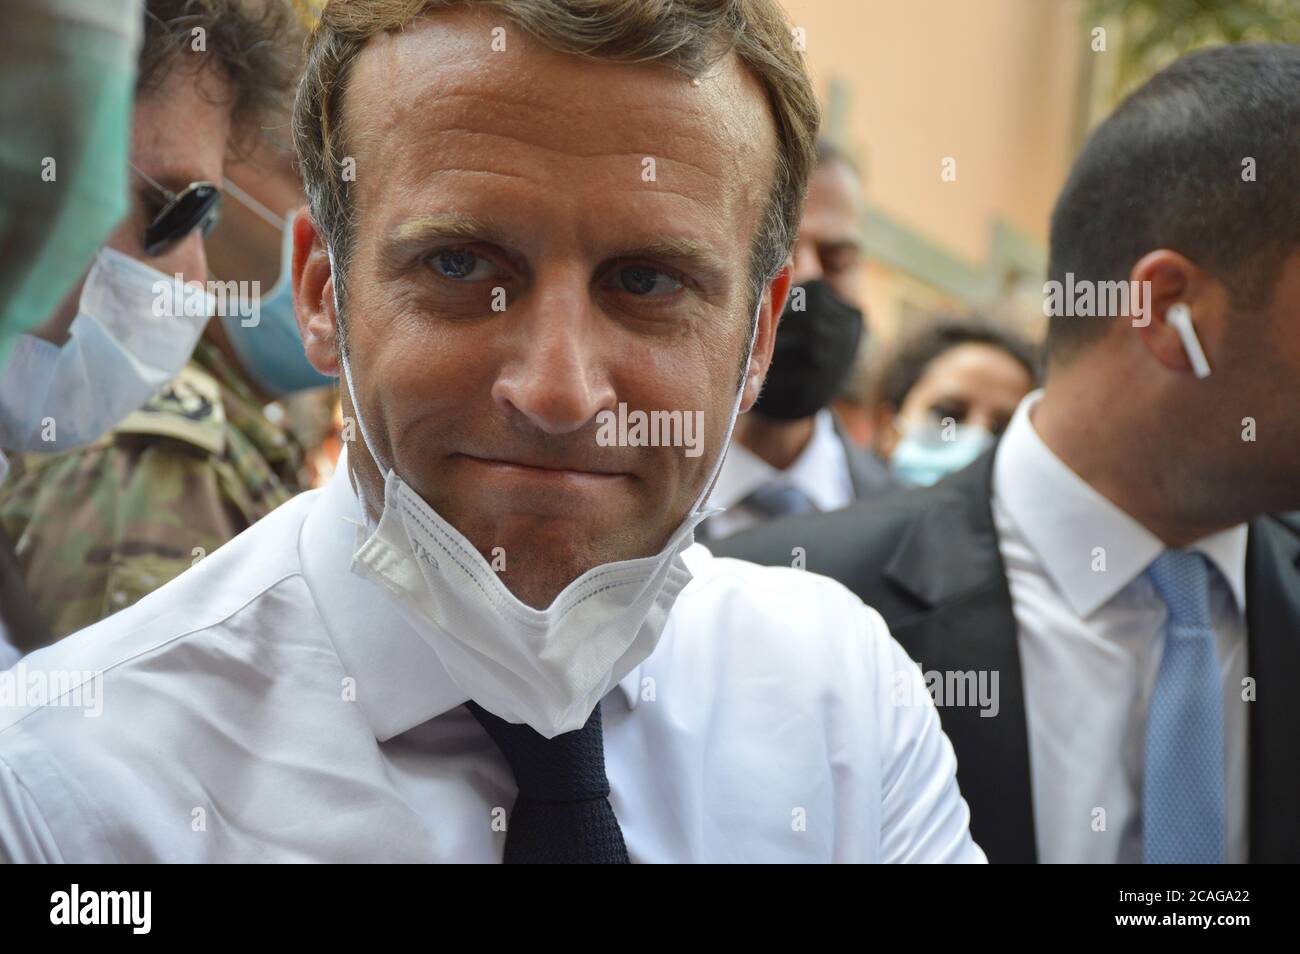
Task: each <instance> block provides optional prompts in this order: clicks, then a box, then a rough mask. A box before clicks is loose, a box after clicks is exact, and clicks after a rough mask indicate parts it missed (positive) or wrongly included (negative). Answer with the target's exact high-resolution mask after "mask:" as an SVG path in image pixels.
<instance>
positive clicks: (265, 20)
mask: <svg viewBox="0 0 1300 954" xmlns="http://www.w3.org/2000/svg"><path fill="white" fill-rule="evenodd" d="M195 30H202V31H203V33H202V34H201V35H202V37H203V51H202V53H201V54H200V53H198V52H196V51H195V50H194V45H193V44H194V41H195V38H196V34H195V33H194V31H195ZM302 39H303V32H302V31H301V29H300V28H299V27H298V26H297V24H296V23H295V22H294V20H293V17H292V16H291V11H290V9H289V7H288V4H287V2H286V0H147V2H146V3H145V11H144V43H143V45H142V46H141V48H140V59H139V68H138V71H137V74H136V96H137V97H144V96H148V95H149V94H150V93H156V92H159V91H161V90H162V89H163V88H164V87H165V85H166V83H167V80H168V78H169V77H170V76H171V75H172V73H173V72H174V71H175V70H176V69H177V68H179V67H181V66H182V65H184V64H185V63H187V62H188V61H187V60H186V59H185V57H190V56H200V55H201V56H202V57H203V58H202V59H201V60H197V61H195V62H196V64H197V65H198V66H199V67H200V68H202V69H216V70H218V71H219V74H220V76H221V77H222V79H224V80H225V81H226V82H227V83H228V84H229V85H230V90H231V96H232V102H231V117H230V118H231V128H232V129H233V131H234V134H235V140H236V146H243V145H245V144H247V143H249V142H250V141H251V139H252V138H253V137H255V136H256V135H258V134H259V133H261V132H263V128H262V127H263V125H264V124H265V123H266V122H268V121H269V120H271V119H273V118H274V117H275V116H276V115H277V113H278V114H280V115H283V113H284V111H285V109H286V104H287V101H288V99H289V94H290V92H291V91H292V89H293V81H294V75H295V63H296V58H297V55H298V53H299V50H300V48H301V41H302Z"/></svg>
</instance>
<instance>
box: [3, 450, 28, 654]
mask: <svg viewBox="0 0 1300 954" xmlns="http://www.w3.org/2000/svg"><path fill="white" fill-rule="evenodd" d="M8 476H9V458H7V457H5V452H4V451H3V450H0V485H3V484H4V482H5V478H6V477H8ZM22 655H23V654H22V653H20V652H19V651H18V649H17V648H16V647H15V646H14V645H13V643H11V642H9V630H8V629H7V628H6V627H5V621H4V617H3V616H0V669H8V668H9V667H10V666H12V665H13V664H14V663H16V662H17V661H18V660H19V659H21V658H22Z"/></svg>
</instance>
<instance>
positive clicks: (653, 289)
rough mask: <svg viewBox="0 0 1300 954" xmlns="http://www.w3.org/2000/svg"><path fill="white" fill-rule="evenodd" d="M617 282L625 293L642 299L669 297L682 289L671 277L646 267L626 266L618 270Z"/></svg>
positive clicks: (680, 284) (679, 283)
mask: <svg viewBox="0 0 1300 954" xmlns="http://www.w3.org/2000/svg"><path fill="white" fill-rule="evenodd" d="M618 281H619V285H620V286H622V288H623V290H624V291H625V292H628V293H629V294H632V295H637V296H638V297H642V298H648V297H652V296H657V295H670V294H672V293H673V292H675V291H676V290H677V289H679V288H681V287H682V283H681V282H679V281H677V279H675V278H673V277H672V276H671V275H668V274H665V273H664V272H661V271H660V270H659V269H657V268H651V267H650V266H648V265H628V266H626V267H624V268H621V269H619V273H618Z"/></svg>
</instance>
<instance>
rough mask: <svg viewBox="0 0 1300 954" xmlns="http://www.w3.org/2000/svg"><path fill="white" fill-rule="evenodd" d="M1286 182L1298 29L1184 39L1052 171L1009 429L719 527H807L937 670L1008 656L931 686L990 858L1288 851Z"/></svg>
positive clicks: (1292, 304) (1298, 839) (757, 535)
mask: <svg viewBox="0 0 1300 954" xmlns="http://www.w3.org/2000/svg"><path fill="white" fill-rule="evenodd" d="M1297 196H1300V47H1296V46H1289V45H1283V44H1274V45H1266V44H1245V45H1240V46H1226V47H1216V48H1208V49H1204V50H1200V51H1197V52H1195V53H1191V54H1189V55H1187V56H1184V57H1183V58H1181V59H1179V60H1178V61H1176V62H1175V63H1174V64H1173V65H1171V66H1170V67H1168V68H1167V69H1165V70H1163V71H1162V72H1160V73H1158V74H1156V75H1155V76H1154V77H1153V78H1152V79H1150V80H1149V81H1148V82H1147V83H1146V84H1145V85H1143V86H1142V87H1140V88H1139V89H1138V90H1137V91H1136V92H1134V93H1133V94H1132V95H1131V96H1129V97H1128V99H1126V100H1125V101H1124V103H1122V104H1121V105H1120V106H1119V107H1118V108H1117V109H1116V110H1115V111H1114V112H1113V113H1112V114H1111V115H1110V116H1109V117H1108V118H1107V119H1106V120H1105V121H1104V122H1102V123H1101V125H1100V126H1098V127H1097V129H1096V130H1095V131H1094V132H1093V133H1092V135H1091V136H1090V137H1089V139H1088V141H1087V143H1086V145H1085V146H1084V148H1083V150H1082V152H1081V153H1080V155H1079V156H1078V158H1077V159H1076V161H1075V163H1074V167H1073V169H1072V170H1071V173H1070V176H1069V179H1068V180H1067V182H1066V184H1065V187H1064V188H1063V190H1062V192H1061V194H1060V196H1059V197H1058V199H1057V203H1056V207H1055V210H1054V212H1053V214H1052V223H1051V250H1050V264H1049V278H1050V282H1049V284H1048V286H1046V287H1045V289H1044V292H1045V296H1046V298H1047V303H1048V306H1050V307H1049V308H1048V310H1050V311H1051V312H1052V314H1051V317H1050V319H1049V323H1048V338H1047V357H1048V367H1047V374H1046V383H1045V385H1044V388H1043V390H1041V391H1034V392H1033V393H1031V394H1029V395H1028V396H1026V397H1025V399H1024V400H1023V401H1021V403H1020V405H1019V407H1018V408H1017V409H1016V412H1015V414H1014V415H1013V417H1012V420H1011V423H1010V424H1009V425H1008V426H1007V429H1006V432H1005V433H1004V434H1003V436H1002V439H1001V440H1000V441H999V442H998V444H997V446H996V447H995V448H994V449H992V450H990V451H986V452H985V453H984V454H983V455H982V456H981V457H980V458H979V459H978V460H976V461H975V463H974V464H972V465H970V466H969V467H967V468H965V469H964V470H962V471H959V472H958V473H956V474H953V475H951V476H949V477H948V478H946V479H944V480H941V481H940V482H939V483H937V484H936V485H934V486H933V487H928V488H923V489H919V490H915V491H910V492H908V493H904V494H897V495H892V496H890V497H887V498H884V499H882V500H879V501H875V502H873V503H870V504H867V505H862V506H855V507H852V508H850V509H848V510H846V511H844V512H842V513H839V514H835V515H833V516H830V515H828V516H824V517H823V516H811V517H799V518H796V519H793V520H790V521H786V522H783V523H781V524H769V525H767V526H765V527H760V528H758V529H756V530H755V531H753V532H752V533H748V534H744V535H742V536H741V537H738V538H734V539H732V540H729V541H725V542H724V543H723V544H722V545H720V546H718V547H717V548H716V549H717V550H718V552H720V553H725V554H727V555H730V556H739V557H742V558H746V559H758V560H766V561H769V562H773V563H788V561H789V558H790V551H791V548H792V547H794V546H802V547H804V548H806V556H807V568H808V569H810V570H814V571H817V572H821V573H826V574H827V575H830V576H833V577H835V578H836V579H839V580H841V581H842V582H844V583H845V584H846V585H848V586H850V587H851V588H852V589H853V590H854V591H855V592H856V593H857V594H858V595H859V596H861V597H862V598H863V599H864V600H866V601H868V602H869V603H870V604H871V605H872V606H875V607H877V608H879V609H880V611H881V613H882V614H883V615H884V616H885V618H886V619H887V620H888V621H889V623H890V627H891V629H892V630H893V632H894V633H895V634H896V635H897V636H898V639H899V641H900V642H902V643H903V645H904V646H906V647H907V648H908V650H909V651H910V652H911V654H912V655H913V657H914V658H916V660H917V661H918V662H919V663H920V664H921V666H922V667H923V668H924V669H925V670H927V671H928V672H933V673H936V674H938V676H939V677H940V678H939V681H938V682H937V683H936V685H938V686H940V687H942V686H944V685H951V684H952V682H951V678H952V676H953V675H954V674H955V675H956V676H959V677H966V676H969V677H974V678H976V679H983V680H985V681H986V682H992V680H993V679H994V677H996V683H995V684H993V685H992V686H990V688H992V689H994V690H995V691H993V692H992V697H993V701H995V705H992V704H991V706H990V708H989V709H987V710H986V709H985V708H984V707H983V706H981V705H973V704H971V703H970V700H969V696H968V695H965V694H963V693H964V690H960V691H957V695H955V696H947V695H945V696H943V697H941V698H942V700H943V701H944V704H943V705H941V706H940V712H941V713H942V716H943V723H944V728H945V729H946V731H947V732H948V734H949V735H950V736H951V738H952V740H953V745H954V747H955V748H956V750H957V758H958V776H959V777H960V779H961V785H962V791H963V792H964V793H965V794H966V797H967V798H968V799H969V800H970V805H971V830H972V832H973V833H974V834H975V837H976V839H977V840H978V841H979V843H980V845H981V846H982V847H984V849H985V850H986V851H987V852H988V855H989V859H990V860H991V861H995V862H997V861H1003V862H1033V861H1043V862H1121V863H1132V862H1142V863H1147V864H1151V863H1165V862H1188V863H1216V862H1237V863H1239V862H1245V861H1251V862H1289V863H1295V862H1297V861H1300V812H1297V811H1296V806H1297V805H1300V733H1298V732H1297V731H1296V726H1297V725H1298V724H1300V703H1298V702H1297V699H1296V695H1295V692H1294V687H1295V686H1296V685H1297V683H1300V640H1297V634H1298V633H1300V517H1297V515H1296V514H1295V513H1292V512H1291V511H1294V510H1296V509H1297V508H1300V414H1297V408H1298V407H1300V321H1298V320H1297V316H1298V315H1300V203H1297V201H1296V199H1297ZM1053 283H1054V284H1053ZM1103 283H1106V284H1107V285H1109V286H1110V290H1109V291H1107V290H1106V287H1105V285H1103ZM1113 283H1123V289H1124V290H1126V291H1127V294H1124V295H1120V294H1119V293H1118V291H1117V290H1116V286H1115V285H1114V284H1113ZM1069 287H1072V288H1074V289H1075V292H1074V294H1073V295H1070V296H1069V301H1070V304H1071V307H1069V308H1065V307H1064V306H1063V303H1062V298H1061V293H1062V291H1063V289H1065V288H1069ZM1103 294H1105V295H1106V300H1107V302H1108V303H1107V305H1106V306H1105V308H1104V310H1103V311H1102V313H1101V314H1097V313H1096V308H1095V307H1091V306H1086V304H1085V303H1086V302H1087V300H1088V298H1091V300H1092V301H1093V302H1094V303H1096V302H1098V301H1100V300H1102V299H1101V297H1100V296H1102V295H1103ZM1053 302H1055V304H1053ZM1112 303H1113V304H1112ZM1076 306H1078V307H1076ZM967 684H969V683H967ZM994 710H995V711H994Z"/></svg>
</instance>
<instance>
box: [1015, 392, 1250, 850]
mask: <svg viewBox="0 0 1300 954" xmlns="http://www.w3.org/2000/svg"><path fill="white" fill-rule="evenodd" d="M1041 393H1042V392H1040V391H1036V392H1034V393H1032V394H1030V395H1029V396H1027V397H1026V398H1025V399H1024V400H1023V401H1022V402H1021V404H1020V407H1019V408H1018V409H1017V410H1016V414H1015V417H1014V418H1013V419H1012V421H1011V424H1010V425H1009V426H1008V427H1007V431H1006V434H1005V435H1004V436H1003V438H1002V443H1001V445H1000V446H999V448H998V452H997V459H996V461H995V463H994V471H993V518H994V523H995V524H996V526H997V531H998V540H999V548H1000V550H1001V553H1002V560H1003V562H1004V563H1005V565H1006V570H1007V582H1008V584H1009V585H1010V589H1011V599H1012V603H1013V608H1014V612H1015V616H1016V622H1017V624H1018V629H1019V646H1020V658H1021V665H1022V666H1023V670H1024V684H1025V707H1026V710H1027V711H1026V717H1027V719H1028V728H1029V764H1030V773H1031V779H1032V786H1033V799H1034V826H1035V832H1036V835H1037V843H1038V856H1039V860H1041V861H1044V862H1117V861H1118V862H1126V863H1135V862H1140V861H1141V860H1142V774H1143V762H1144V757H1145V740H1146V723H1147V708H1148V706H1149V704H1150V700H1151V692H1152V689H1153V687H1154V686H1155V681H1156V676H1157V674H1158V672H1159V668H1160V655H1161V652H1162V650H1163V648H1164V640H1165V617H1166V609H1165V604H1164V601H1163V600H1161V598H1160V596H1159V594H1158V593H1157V592H1156V590H1155V587H1154V586H1153V585H1152V583H1151V580H1150V578H1149V577H1148V576H1147V575H1146V569H1147V567H1148V566H1150V564H1151V561H1152V560H1154V559H1155V558H1156V557H1157V556H1159V555H1160V553H1162V552H1163V551H1164V549H1165V547H1164V544H1162V543H1161V542H1160V540H1159V539H1158V538H1157V537H1155V536H1154V535H1153V534H1151V533H1150V532H1149V531H1148V530H1146V529H1145V528H1144V527H1142V526H1141V525H1140V524H1139V523H1137V521H1135V520H1134V519H1133V518H1132V517H1130V516H1128V514H1126V513H1125V512H1124V511H1122V510H1121V509H1119V508H1118V507H1117V506H1115V504H1113V503H1111V502H1110V501H1109V500H1107V499H1106V498H1105V497H1103V496H1102V495H1101V494H1099V493H1098V492H1097V491H1095V490H1094V489H1093V488H1092V487H1091V486H1090V485H1088V484H1087V483H1086V482H1084V480H1083V479H1082V478H1081V477H1079V476H1078V475H1077V474H1075V473H1074V471H1072V470H1071V469H1070V468H1069V467H1067V466H1066V465H1065V463H1064V462H1063V461H1062V460H1061V459H1060V458H1059V457H1057V456H1056V455H1055V454H1054V453H1052V451H1051V450H1049V449H1048V447H1047V445H1046V444H1044V443H1043V441H1042V439H1041V438H1040V437H1039V436H1038V434H1037V432H1036V431H1035V430H1034V426H1033V424H1032V422H1031V420H1030V414H1031V411H1032V409H1033V407H1034V405H1035V404H1036V403H1037V401H1038V399H1039V397H1040V396H1041ZM1246 532H1247V528H1246V526H1245V525H1244V524H1243V525H1242V526H1238V527H1233V528H1231V529H1229V530H1224V531H1222V532H1220V533H1216V534H1213V535H1212V536H1209V537H1206V538H1205V539H1203V540H1200V541H1199V542H1197V543H1196V544H1194V545H1193V548H1194V549H1197V550H1199V551H1201V552H1202V553H1204V554H1205V556H1206V557H1208V559H1209V562H1210V565H1211V567H1213V570H1214V571H1213V572H1211V574H1210V579H1211V593H1210V608H1211V616H1212V620H1213V624H1214V631H1215V636H1216V640H1217V648H1218V657H1219V667H1220V672H1221V678H1222V687H1223V727H1224V752H1225V762H1226V765H1225V772H1226V780H1225V781H1226V790H1225V795H1226V818H1227V826H1228V830H1227V832H1226V847H1227V851H1226V855H1225V857H1226V859H1227V860H1228V861H1230V862H1244V861H1245V860H1246V850H1247V839H1246V754H1247V744H1246V727H1247V722H1246V719H1247V713H1246V706H1247V705H1248V703H1246V702H1243V701H1242V680H1243V679H1244V678H1245V676H1246V625H1245V612H1246V586H1245V577H1246ZM1103 560H1104V562H1103ZM1102 567H1104V569H1103V568H1102ZM1098 809H1101V810H1103V811H1104V813H1105V814H1104V818H1103V816H1101V815H1100V814H1098V813H1097V810H1098ZM1100 821H1104V825H1105V830H1103V831H1097V830H1094V828H1095V827H1098V826H1099V822H1100Z"/></svg>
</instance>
